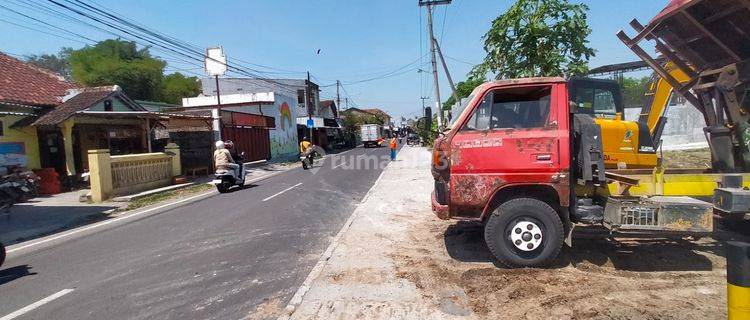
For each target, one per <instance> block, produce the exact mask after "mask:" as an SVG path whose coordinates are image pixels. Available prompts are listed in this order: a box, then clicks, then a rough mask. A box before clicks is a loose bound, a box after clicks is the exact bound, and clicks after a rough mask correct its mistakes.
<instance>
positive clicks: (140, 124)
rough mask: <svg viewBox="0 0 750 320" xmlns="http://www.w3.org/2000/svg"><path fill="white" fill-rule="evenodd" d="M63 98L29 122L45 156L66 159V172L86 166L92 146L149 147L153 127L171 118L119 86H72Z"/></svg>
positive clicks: (126, 150) (118, 150)
mask: <svg viewBox="0 0 750 320" xmlns="http://www.w3.org/2000/svg"><path fill="white" fill-rule="evenodd" d="M62 100H63V103H62V104H60V105H58V106H57V107H55V108H54V109H52V110H50V111H49V112H47V113H45V114H43V115H41V116H40V117H39V118H38V119H36V120H35V121H34V122H33V123H32V124H31V125H32V126H34V127H35V128H36V129H37V132H38V133H39V135H40V137H42V141H43V143H44V146H45V148H43V150H42V159H46V158H47V157H54V158H57V159H58V160H59V161H64V164H65V171H66V172H67V175H68V176H74V175H76V174H80V173H81V172H83V171H85V170H88V158H87V152H88V150H94V149H109V150H110V153H111V155H126V154H134V153H148V152H151V151H152V147H151V141H152V137H151V132H152V129H153V128H154V127H155V126H156V125H157V124H158V122H159V121H167V120H169V117H167V116H166V115H162V114H158V113H153V112H149V111H148V110H146V109H145V108H143V107H142V106H141V105H139V104H138V103H136V102H135V101H133V100H131V99H130V98H128V97H127V95H125V93H124V92H123V91H122V89H121V88H120V87H119V86H116V85H115V86H102V87H87V88H76V89H70V90H68V94H67V95H66V96H64V97H63V98H62ZM55 168H58V167H55Z"/></svg>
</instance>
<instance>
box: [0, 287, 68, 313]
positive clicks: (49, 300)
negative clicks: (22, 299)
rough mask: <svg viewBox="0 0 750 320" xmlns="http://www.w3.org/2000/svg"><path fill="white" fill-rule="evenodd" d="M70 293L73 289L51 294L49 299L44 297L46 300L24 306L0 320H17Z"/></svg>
mask: <svg viewBox="0 0 750 320" xmlns="http://www.w3.org/2000/svg"><path fill="white" fill-rule="evenodd" d="M71 292H73V289H64V290H60V291H59V292H57V293H55V294H53V295H51V296H49V297H46V298H44V299H42V300H39V301H37V302H34V303H32V304H30V305H28V306H25V307H23V308H21V309H18V310H16V311H15V312H13V313H11V314H9V315H7V316H5V317H2V318H0V320H11V319H15V318H18V317H20V316H22V315H24V314H26V313H27V312H29V311H31V310H34V309H36V308H39V307H41V306H42V305H44V304H45V303H49V302H51V301H52V300H55V299H57V298H59V297H62V296H64V295H66V294H68V293H71Z"/></svg>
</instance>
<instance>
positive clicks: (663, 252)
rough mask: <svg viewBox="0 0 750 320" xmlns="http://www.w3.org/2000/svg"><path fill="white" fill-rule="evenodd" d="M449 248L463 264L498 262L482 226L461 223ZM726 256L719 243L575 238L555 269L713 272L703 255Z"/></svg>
mask: <svg viewBox="0 0 750 320" xmlns="http://www.w3.org/2000/svg"><path fill="white" fill-rule="evenodd" d="M443 238H444V241H445V248H446V250H447V251H448V254H449V255H450V257H451V258H453V259H456V260H459V261H462V262H491V263H495V259H494V257H493V256H492V254H491V253H490V251H489V249H487V246H486V245H485V242H484V232H483V228H482V225H480V224H477V223H466V222H459V223H455V224H453V225H450V226H449V227H448V228H447V229H446V231H445V233H444V237H443ZM701 252H703V253H710V254H714V255H717V256H724V249H723V246H722V244H721V243H720V242H717V241H706V240H704V241H698V242H692V241H686V240H662V239H656V240H654V239H648V240H640V239H639V240H635V239H621V240H619V239H618V240H609V239H595V240H592V239H580V238H576V234H575V233H574V235H573V247H572V248H570V247H567V246H563V250H562V252H561V253H560V255H559V256H558V259H557V260H556V261H555V263H553V265H552V267H553V268H563V267H566V266H569V265H572V266H578V265H586V264H590V265H595V266H599V267H608V268H614V269H616V270H623V271H637V272H654V271H710V270H712V269H713V268H714V267H715V266H714V263H713V262H712V261H711V260H710V259H708V258H707V257H706V256H704V255H701V254H699V253H701Z"/></svg>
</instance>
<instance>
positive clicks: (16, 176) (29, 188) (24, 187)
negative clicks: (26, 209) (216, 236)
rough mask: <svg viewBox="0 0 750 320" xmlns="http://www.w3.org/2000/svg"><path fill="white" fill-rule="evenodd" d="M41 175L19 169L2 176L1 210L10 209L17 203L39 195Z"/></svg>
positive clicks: (0, 190) (0, 181) (0, 184)
mask: <svg viewBox="0 0 750 320" xmlns="http://www.w3.org/2000/svg"><path fill="white" fill-rule="evenodd" d="M39 180H41V179H40V178H39V176H37V175H36V174H34V173H33V172H31V171H22V170H18V171H15V172H13V173H10V174H8V175H5V176H3V177H2V178H0V210H5V211H7V210H10V207H11V206H13V205H14V204H15V203H18V202H24V201H26V200H29V199H31V198H34V197H36V196H38V195H39Z"/></svg>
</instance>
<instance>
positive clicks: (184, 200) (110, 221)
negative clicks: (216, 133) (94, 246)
mask: <svg viewBox="0 0 750 320" xmlns="http://www.w3.org/2000/svg"><path fill="white" fill-rule="evenodd" d="M212 193H215V191H209V192H206V193H201V194H199V195H195V196H192V197H189V198H185V199H182V200H178V201H175V202H170V203H166V204H163V205H160V206H156V207H153V208H150V209H146V210H143V211H140V212H136V213H133V214H129V215H127V216H122V217H119V218H114V219H112V220H107V221H102V222H100V223H97V224H92V225H90V226H88V227H83V228H80V229H75V230H73V231H70V232H66V233H63V234H60V235H57V236H54V237H51V238H47V239H42V240H40V241H37V242H33V243H29V244H27V245H23V246H20V247H18V248H13V249H9V250H8V251H7V253H13V252H16V251H19V250H23V249H26V248H29V247H33V246H37V245H40V244H43V243H47V242H50V241H55V240H57V239H61V238H65V237H68V236H71V235H74V234H76V233H81V232H84V231H87V230H91V229H95V228H99V227H101V226H105V225H108V224H110V223H115V222H117V221H120V220H125V219H129V218H132V217H137V216H140V215H142V214H145V213H149V212H152V211H156V210H159V209H163V208H166V207H169V206H173V205H176V204H179V203H183V202H187V201H190V200H193V199H197V198H200V197H204V196H207V195H209V194H212ZM0 320H5V319H0Z"/></svg>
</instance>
